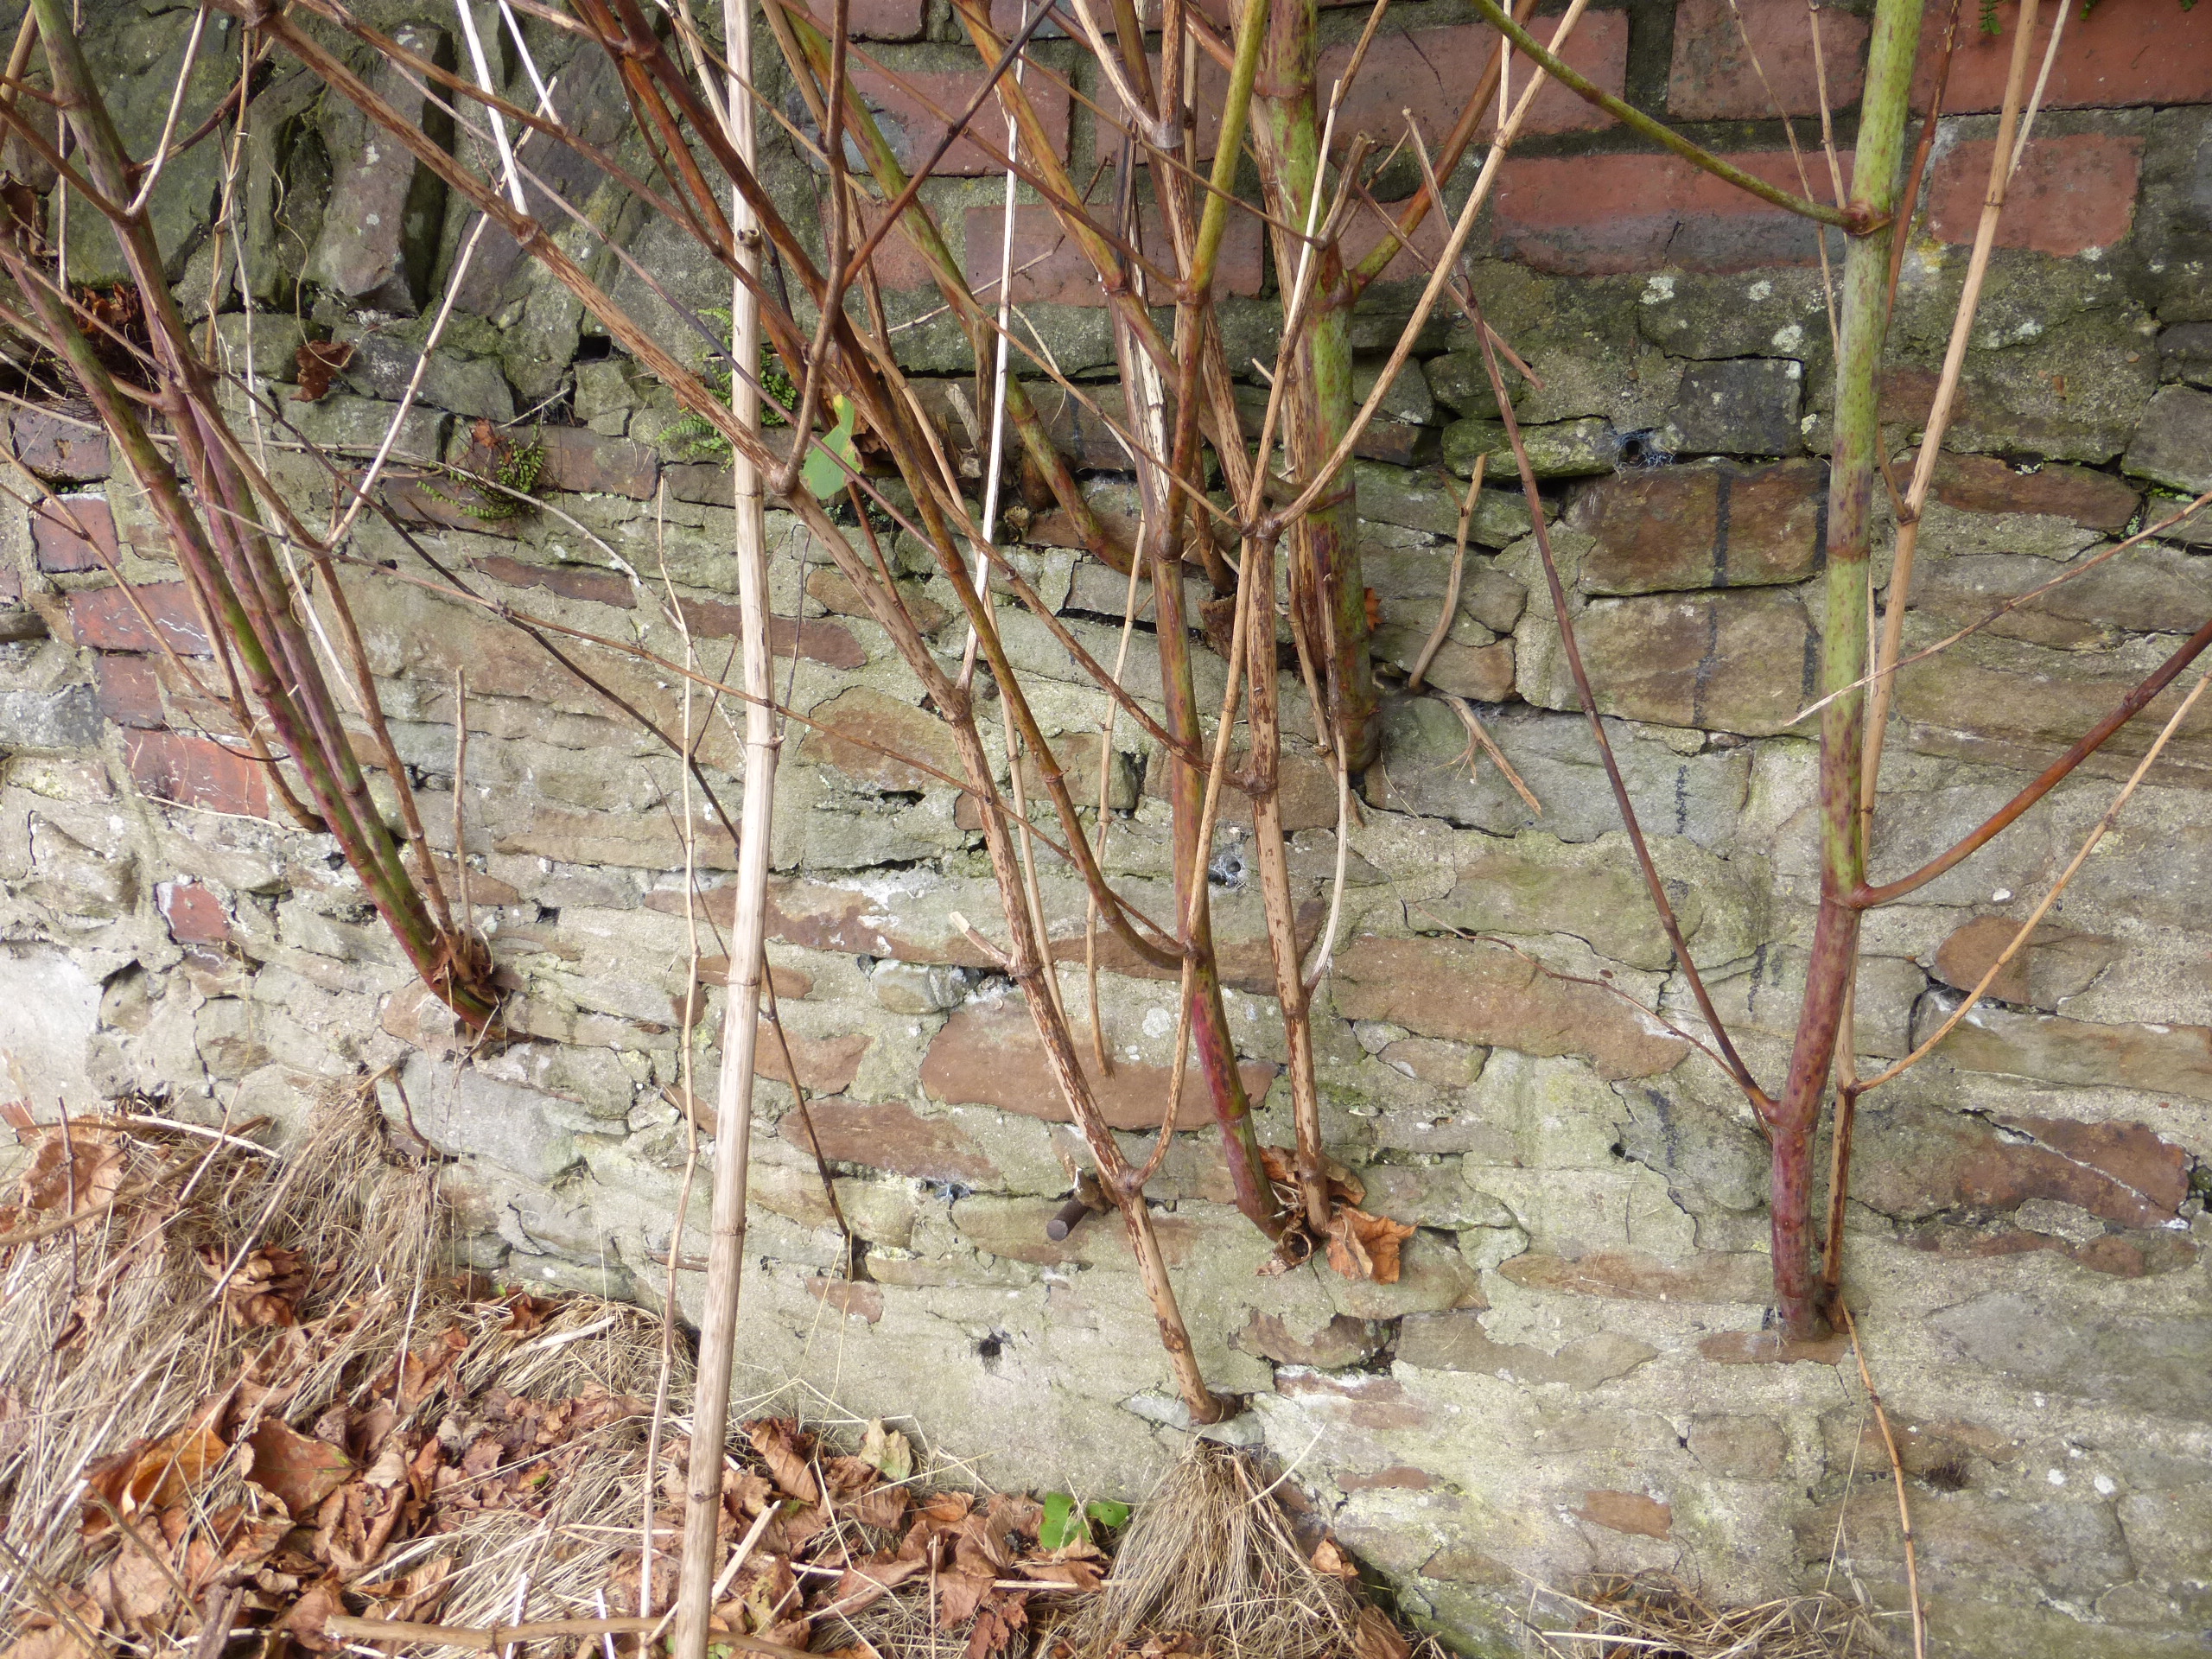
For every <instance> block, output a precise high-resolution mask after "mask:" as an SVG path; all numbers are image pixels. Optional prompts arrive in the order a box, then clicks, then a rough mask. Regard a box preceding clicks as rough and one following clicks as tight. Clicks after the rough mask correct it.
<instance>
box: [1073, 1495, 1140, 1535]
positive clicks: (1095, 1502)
mask: <svg viewBox="0 0 2212 1659" xmlns="http://www.w3.org/2000/svg"><path fill="white" fill-rule="evenodd" d="M1083 1512H1084V1514H1085V1515H1087V1516H1090V1518H1091V1519H1092V1520H1094V1521H1096V1522H1097V1523H1098V1524H1099V1525H1100V1526H1102V1527H1103V1528H1105V1529H1107V1530H1108V1531H1109V1532H1118V1531H1119V1530H1120V1529H1122V1528H1123V1527H1126V1526H1127V1525H1128V1524H1129V1506H1128V1504H1126V1503H1115V1502H1114V1501H1113V1499H1111V1498H1108V1497H1094V1498H1092V1499H1091V1500H1090V1503H1086V1504H1084V1506H1083Z"/></svg>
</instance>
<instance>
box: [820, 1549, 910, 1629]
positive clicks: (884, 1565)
mask: <svg viewBox="0 0 2212 1659" xmlns="http://www.w3.org/2000/svg"><path fill="white" fill-rule="evenodd" d="M928 1570H929V1563H928V1562H926V1561H918V1560H908V1559H906V1558H905V1557H902V1556H898V1555H872V1556H870V1557H869V1558H868V1560H864V1561H857V1562H855V1564H854V1565H852V1566H851V1567H847V1568H846V1569H845V1570H844V1572H843V1573H842V1575H840V1577H839V1578H838V1580H837V1581H836V1584H834V1585H833V1586H830V1590H829V1596H828V1598H827V1599H825V1600H824V1601H823V1608H822V1610H823V1611H828V1610H829V1609H831V1608H835V1609H836V1611H838V1612H840V1613H844V1614H847V1615H850V1614H853V1613H856V1612H858V1611H860V1610H861V1608H863V1607H868V1606H872V1605H874V1604H875V1603H876V1602H878V1601H880V1600H881V1599H883V1598H884V1597H885V1596H886V1595H887V1594H889V1593H890V1592H892V1591H893V1590H895V1589H897V1588H898V1587H899V1586H900V1585H902V1584H904V1583H906V1580H909V1579H913V1578H918V1577H920V1576H921V1574H922V1573H925V1572H926V1571H928Z"/></svg>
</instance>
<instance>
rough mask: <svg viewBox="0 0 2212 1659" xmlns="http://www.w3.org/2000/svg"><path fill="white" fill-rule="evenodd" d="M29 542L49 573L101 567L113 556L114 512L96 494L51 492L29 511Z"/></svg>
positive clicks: (41, 565)
mask: <svg viewBox="0 0 2212 1659" xmlns="http://www.w3.org/2000/svg"><path fill="white" fill-rule="evenodd" d="M31 545H32V547H33V548H34V549H35V550H36V552H37V554H38V568H39V569H41V570H43V571H45V572H47V574H48V575H62V574H65V573H67V572H69V571H75V570H99V569H105V566H106V564H107V563H110V562H111V561H113V559H114V558H115V556H116V545H115V514H114V512H112V511H111V509H110V508H109V506H108V505H107V502H106V501H105V499H102V498H101V497H99V496H97V495H62V496H55V497H54V498H52V499H48V500H45V501H41V502H40V503H39V504H38V505H37V507H36V508H35V510H34V511H33V512H32V513H31ZM102 554H105V555H106V556H107V557H106V559H105V560H103V559H102V558H101V555H102Z"/></svg>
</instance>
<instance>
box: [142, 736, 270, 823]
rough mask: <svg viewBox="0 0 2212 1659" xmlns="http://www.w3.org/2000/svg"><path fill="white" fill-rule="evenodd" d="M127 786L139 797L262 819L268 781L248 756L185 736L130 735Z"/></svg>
mask: <svg viewBox="0 0 2212 1659" xmlns="http://www.w3.org/2000/svg"><path fill="white" fill-rule="evenodd" d="M124 759H125V760H127V761H128V763H129V765H130V777H131V781H132V782H134V783H135V784H137V786H138V789H139V791H140V792H141V793H142V794H145V795H149V796H151V797H152V798H154V799H156V800H157V801H169V802H172V803H174V804H176V805H178V806H196V807H200V808H204V809H205V810H207V811H210V812H231V813H237V814H240V815H243V816H245V817H256V818H258V817H267V816H268V812H269V780H268V779H267V778H266V777H265V776H264V773H263V770H262V767H261V765H260V763H259V762H258V761H257V760H254V759H253V757H252V756H251V755H245V754H240V753H237V752H236V751H235V750H232V749H228V748H226V747H223V745H221V744H220V743H218V742H216V741H214V740H213V739H212V738H206V737H198V736H194V735H192V734H188V733H183V732H132V733H130V734H128V735H127V736H126V737H125V738H124Z"/></svg>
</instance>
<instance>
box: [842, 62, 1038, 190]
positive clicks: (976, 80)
mask: <svg viewBox="0 0 2212 1659" xmlns="http://www.w3.org/2000/svg"><path fill="white" fill-rule="evenodd" d="M888 67H889V68H890V69H891V70H892V71H893V72H895V73H897V74H898V76H899V79H898V80H896V81H894V80H893V79H891V77H890V74H888V73H886V72H885V70H883V69H878V68H874V67H870V66H868V65H866V64H860V63H855V65H854V66H853V71H852V73H853V85H854V86H856V87H858V88H859V89H860V90H861V92H862V93H863V94H865V95H866V97H867V98H868V101H869V102H870V104H872V105H874V107H875V108H877V109H878V110H880V111H882V112H883V113H884V114H885V115H887V116H888V117H889V118H890V121H889V123H888V124H887V125H888V126H889V129H890V130H889V131H887V134H886V135H885V136H886V137H888V138H889V139H890V140H891V147H892V149H893V152H895V153H896V155H897V156H898V157H899V165H900V166H901V167H904V168H906V169H908V170H909V171H910V172H911V171H912V170H913V169H915V168H919V167H920V166H921V164H922V163H923V162H926V161H927V160H929V158H930V155H931V151H933V150H934V149H936V148H937V145H938V140H939V139H941V138H943V137H944V132H945V129H946V128H947V127H948V126H949V125H950V124H951V122H952V121H953V120H954V119H955V118H957V117H958V116H959V114H960V113H961V111H963V110H965V109H966V108H967V107H968V105H969V101H970V100H971V99H974V98H975V96H976V89H977V88H979V87H980V86H982V84H983V80H984V78H985V77H986V76H987V75H988V73H989V71H988V70H987V69H985V68H984V67H982V65H980V64H978V65H976V66H975V67H972V68H966V69H957V70H950V71H942V72H937V73H929V72H921V71H916V72H912V73H909V72H908V71H906V70H903V69H899V68H898V67H897V66H896V65H892V66H888ZM1022 90H1023V91H1024V92H1027V94H1028V97H1029V102H1030V105H1031V107H1033V109H1034V110H1035V111H1037V117H1038V119H1039V120H1040V121H1042V122H1043V123H1044V126H1045V131H1046V136H1047V137H1049V138H1050V140H1051V142H1052V149H1053V152H1054V153H1055V154H1056V155H1058V156H1065V155H1066V154H1067V151H1068V95H1067V92H1065V90H1064V89H1063V88H1062V87H1061V86H1059V85H1058V83H1057V82H1054V81H1052V80H1051V79H1047V78H1046V77H1045V76H1043V75H1031V76H1030V77H1028V79H1027V80H1026V81H1025V82H1024V83H1023V87H1022ZM972 126H973V129H974V130H976V131H977V132H979V133H981V134H982V136H983V137H984V138H985V139H986V140H987V142H988V143H989V144H990V146H991V149H989V150H986V149H984V148H983V147H982V145H981V144H978V143H976V142H975V141H974V140H973V139H971V138H969V137H964V136H963V137H959V138H957V139H955V140H954V141H953V143H952V145H951V148H950V149H947V150H946V151H945V153H944V157H943V158H942V159H941V160H939V161H938V163H937V166H936V168H935V172H936V173H937V174H938V175H944V176H948V177H960V178H976V177H982V176H985V175H991V174H1002V173H1004V172H1005V171H1006V163H1005V162H1004V161H1003V160H1002V159H998V158H997V157H1002V156H1004V154H1005V150H1006V115H1005V106H1004V105H1002V104H1001V102H1000V100H999V99H998V98H997V96H996V95H995V94H994V95H993V96H992V97H990V98H988V99H985V100H984V101H983V105H982V108H981V109H979V110H978V111H976V119H975V121H974V123H973V124H972ZM993 152H996V156H994V154H993Z"/></svg>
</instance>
